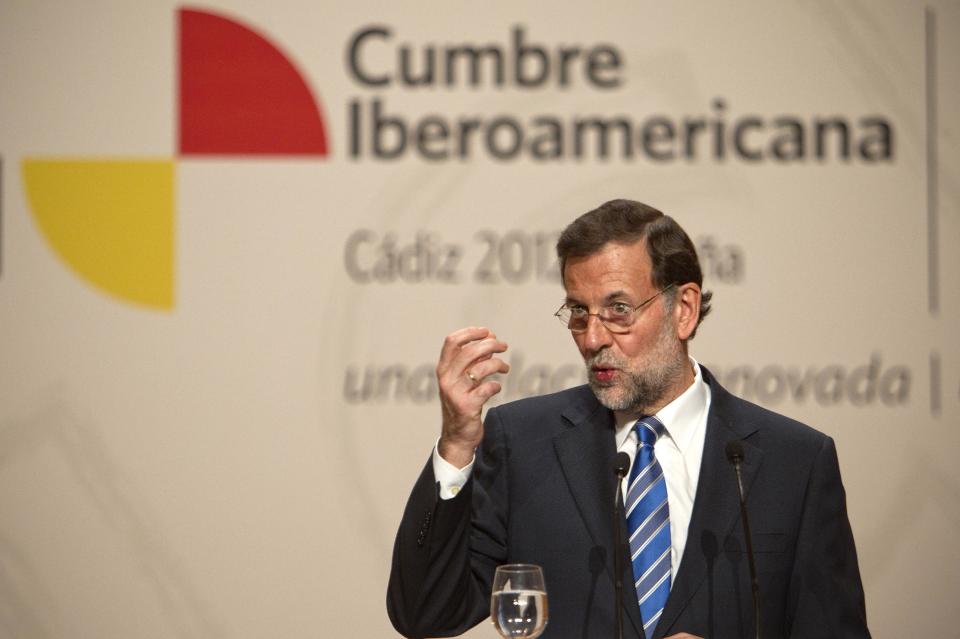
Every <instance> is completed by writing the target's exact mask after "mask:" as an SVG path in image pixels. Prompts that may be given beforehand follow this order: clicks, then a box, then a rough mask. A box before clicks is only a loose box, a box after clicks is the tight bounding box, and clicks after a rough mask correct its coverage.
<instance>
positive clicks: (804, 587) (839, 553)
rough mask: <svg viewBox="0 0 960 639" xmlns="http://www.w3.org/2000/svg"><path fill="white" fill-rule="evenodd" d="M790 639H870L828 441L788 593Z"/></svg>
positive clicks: (813, 478) (815, 472)
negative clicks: (821, 638)
mask: <svg viewBox="0 0 960 639" xmlns="http://www.w3.org/2000/svg"><path fill="white" fill-rule="evenodd" d="M788 609H789V611H790V617H791V618H790V619H789V620H788V622H789V623H790V628H791V631H790V637H792V638H797V639H801V638H802V639H814V638H820V637H823V638H824V639H826V638H837V639H861V638H866V639H869V637H870V632H869V630H867V618H866V609H865V604H864V595H863V584H862V583H861V581H860V569H859V566H858V563H857V551H856V548H855V546H854V542H853V533H852V531H851V529H850V521H849V519H848V517H847V506H846V495H845V492H844V489H843V483H842V482H841V480H840V468H839V464H838V461H837V451H836V447H835V446H834V443H833V440H832V439H830V438H824V441H823V444H822V446H821V447H820V450H819V451H818V453H817V456H816V458H815V460H814V463H813V467H812V470H811V473H810V477H809V485H808V489H807V497H806V502H805V505H804V511H803V515H802V519H801V524H800V530H799V533H798V537H797V554H796V558H795V562H794V569H793V574H792V575H791V582H790V587H789V593H788Z"/></svg>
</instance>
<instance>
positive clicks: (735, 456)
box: [726, 441, 760, 639]
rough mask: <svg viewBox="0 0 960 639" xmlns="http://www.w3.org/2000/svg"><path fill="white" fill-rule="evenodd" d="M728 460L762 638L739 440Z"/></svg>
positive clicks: (757, 629)
mask: <svg viewBox="0 0 960 639" xmlns="http://www.w3.org/2000/svg"><path fill="white" fill-rule="evenodd" d="M726 453H727V460H729V462H730V463H731V464H733V470H734V471H735V472H736V473H737V494H738V495H739V496H740V520H741V521H742V522H743V536H744V539H745V540H746V543H747V562H748V565H749V567H750V589H751V591H752V593H753V620H754V636H755V637H756V639H760V582H759V581H758V580H757V565H756V563H755V561H754V558H753V537H752V536H751V535H750V518H749V517H747V500H746V499H745V498H744V496H743V477H741V475H740V464H741V462H743V444H742V443H740V442H738V441H732V442H728V443H727V449H726Z"/></svg>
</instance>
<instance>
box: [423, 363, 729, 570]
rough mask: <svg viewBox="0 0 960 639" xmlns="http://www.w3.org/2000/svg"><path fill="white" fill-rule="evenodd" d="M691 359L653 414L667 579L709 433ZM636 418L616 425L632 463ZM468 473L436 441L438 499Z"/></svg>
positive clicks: (705, 393) (703, 393)
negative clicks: (687, 380)
mask: <svg viewBox="0 0 960 639" xmlns="http://www.w3.org/2000/svg"><path fill="white" fill-rule="evenodd" d="M690 363H691V365H692V366H693V371H694V380H693V383H692V384H691V385H690V386H689V387H688V388H687V390H685V391H683V393H681V394H680V396H679V397H677V398H676V399H674V400H673V401H672V402H670V403H669V404H667V405H666V406H664V407H663V408H662V409H660V411H659V412H658V413H657V414H656V417H657V419H659V420H660V422H661V423H663V426H664V428H665V429H666V434H665V435H664V436H662V437H660V439H659V440H658V441H657V444H656V446H655V447H654V453H655V454H656V456H657V461H658V462H659V463H660V467H661V468H663V475H664V477H665V479H666V482H667V503H668V506H669V508H670V546H671V548H670V559H671V561H670V565H671V583H672V581H673V580H675V579H676V576H677V570H678V569H679V567H680V559H681V557H683V549H684V548H685V547H686V545H687V529H688V528H689V527H690V516H691V514H692V513H693V500H694V497H695V496H696V494H697V480H698V479H699V478H700V462H701V460H702V458H703V443H704V440H705V439H706V434H707V415H708V413H709V412H710V387H709V386H707V385H706V384H705V383H704V381H703V376H702V375H701V374H700V366H699V365H698V364H697V361H696V360H695V359H693V358H692V357H691V358H690ZM636 421H637V420H636V419H633V420H630V421H627V422H625V423H623V424H619V423H618V424H617V433H616V442H617V450H618V451H623V452H625V453H627V455H629V456H630V463H631V464H632V463H633V458H634V457H635V456H636V454H637V434H636V433H635V432H634V431H633V425H634V424H635V423H636ZM437 441H438V442H439V441H440V440H439V439H438V440H437ZM472 471H473V460H471V461H470V463H469V464H467V465H466V466H464V467H463V468H457V467H456V466H454V465H453V464H451V463H449V462H448V461H447V460H445V459H444V458H443V457H441V456H440V453H439V452H438V451H437V446H436V445H434V447H433V475H434V477H435V478H436V479H437V482H438V483H439V484H440V498H441V499H451V498H453V497H455V496H456V495H457V493H459V492H460V489H461V488H463V485H464V484H466V483H467V480H468V479H469V478H470V473H471V472H472ZM627 481H628V479H624V480H623V490H624V494H626V490H627Z"/></svg>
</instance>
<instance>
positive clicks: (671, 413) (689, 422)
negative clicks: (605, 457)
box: [617, 356, 707, 453]
mask: <svg viewBox="0 0 960 639" xmlns="http://www.w3.org/2000/svg"><path fill="white" fill-rule="evenodd" d="M688 357H689V356H688ZM689 359H690V364H691V365H692V366H693V383H692V384H690V386H688V387H687V390H685V391H683V392H682V393H680V395H679V396H678V397H677V398H676V399H674V400H673V401H672V402H670V403H669V404H667V405H666V406H664V407H663V408H661V409H660V410H659V411H658V412H657V414H656V415H655V416H656V418H657V419H659V420H660V422H661V423H662V424H663V427H664V428H665V429H666V431H667V434H668V435H669V436H670V439H672V440H673V442H674V443H675V444H676V445H677V448H678V449H680V452H681V453H683V451H684V450H686V448H687V446H689V445H690V440H691V438H692V437H693V433H694V430H695V429H696V425H697V423H698V422H697V419H698V418H699V417H700V415H702V414H703V411H704V410H705V409H706V407H707V384H706V383H705V382H704V381H703V375H702V374H701V373H700V365H699V364H698V363H697V360H695V359H693V358H692V357H689ZM636 423H637V420H635V419H634V420H631V421H629V422H627V423H626V424H624V425H622V426H620V427H618V428H617V448H618V449H619V448H621V447H622V446H623V443H624V440H626V438H627V437H629V436H630V433H631V431H632V430H633V425H634V424H636Z"/></svg>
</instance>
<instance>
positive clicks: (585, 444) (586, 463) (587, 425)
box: [553, 393, 643, 637]
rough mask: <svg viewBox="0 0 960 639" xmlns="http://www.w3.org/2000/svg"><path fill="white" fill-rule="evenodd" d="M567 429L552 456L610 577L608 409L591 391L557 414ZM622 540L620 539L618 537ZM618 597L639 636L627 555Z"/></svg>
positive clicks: (611, 438) (612, 454)
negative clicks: (582, 403) (568, 424)
mask: <svg viewBox="0 0 960 639" xmlns="http://www.w3.org/2000/svg"><path fill="white" fill-rule="evenodd" d="M563 417H564V419H566V420H567V421H568V422H569V423H570V424H571V425H572V426H573V427H572V428H569V429H567V430H566V431H564V432H563V433H561V434H560V435H558V436H557V437H556V438H554V440H553V445H554V449H555V450H556V453H557V459H558V460H559V462H560V468H561V469H562V471H563V475H564V478H565V479H566V480H567V486H568V487H569V489H570V493H571V495H572V496H573V500H574V502H575V503H576V505H577V509H578V510H579V511H580V515H581V517H583V521H584V524H585V525H586V527H587V530H588V531H589V533H590V537H591V538H592V539H593V543H594V544H595V545H596V546H599V547H600V548H603V549H604V556H605V557H606V562H605V563H606V572H607V575H608V577H609V578H610V580H611V582H612V581H613V573H614V570H613V498H614V494H615V491H616V481H617V480H616V476H615V475H614V472H613V465H614V459H615V458H616V454H617V445H616V439H615V429H614V421H613V413H612V412H610V411H609V410H607V409H606V408H604V407H603V406H602V405H600V403H599V402H597V401H596V399H595V398H594V397H593V395H592V393H591V395H590V397H589V398H588V401H586V402H585V403H584V405H581V406H576V407H572V408H570V409H568V410H567V411H565V412H564V413H563ZM623 541H624V542H625V541H626V540H625V539H624V540H623ZM623 561H624V570H625V574H626V575H627V577H625V578H624V584H623V599H624V612H625V614H626V617H627V618H628V619H629V620H630V622H631V623H632V624H633V626H634V630H635V632H636V633H637V636H640V637H642V636H643V634H642V631H641V627H642V624H641V623H640V609H639V607H638V606H637V599H636V595H635V593H634V591H633V586H632V584H631V582H630V578H629V575H630V574H631V573H630V565H629V563H628V561H629V557H627V556H625V557H624V560H623Z"/></svg>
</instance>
